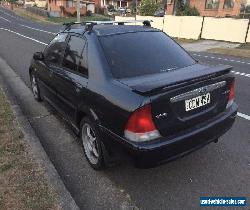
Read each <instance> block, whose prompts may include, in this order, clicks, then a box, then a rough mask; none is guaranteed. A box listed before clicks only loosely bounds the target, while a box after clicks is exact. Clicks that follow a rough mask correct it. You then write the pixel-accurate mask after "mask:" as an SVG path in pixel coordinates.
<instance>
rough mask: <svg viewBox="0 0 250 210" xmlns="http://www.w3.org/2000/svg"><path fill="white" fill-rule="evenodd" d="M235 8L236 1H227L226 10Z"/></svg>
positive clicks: (225, 3)
mask: <svg viewBox="0 0 250 210" xmlns="http://www.w3.org/2000/svg"><path fill="white" fill-rule="evenodd" d="M233 7H234V0H225V2H224V9H232V8H233Z"/></svg>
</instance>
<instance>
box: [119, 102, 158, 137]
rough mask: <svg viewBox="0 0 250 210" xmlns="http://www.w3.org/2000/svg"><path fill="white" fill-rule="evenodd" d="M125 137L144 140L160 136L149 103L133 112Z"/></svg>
mask: <svg viewBox="0 0 250 210" xmlns="http://www.w3.org/2000/svg"><path fill="white" fill-rule="evenodd" d="M124 134H125V137H126V138H127V139H129V140H131V141H136V142H142V141H149V140H152V139H156V138H158V137H160V133H159V131H158V130H157V129H156V127H155V124H154V122H153V119H152V114H151V105H150V104H147V105H145V106H143V107H141V108H139V109H137V110H136V111H134V112H133V113H132V115H131V116H130V118H129V120H128V122H127V125H126V128H125V131H124Z"/></svg>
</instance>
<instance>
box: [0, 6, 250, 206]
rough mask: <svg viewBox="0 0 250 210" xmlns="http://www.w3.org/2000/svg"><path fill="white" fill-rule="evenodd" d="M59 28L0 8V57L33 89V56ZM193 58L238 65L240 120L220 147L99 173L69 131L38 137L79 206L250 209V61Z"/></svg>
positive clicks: (200, 55) (198, 55) (204, 56)
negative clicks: (218, 202)
mask: <svg viewBox="0 0 250 210" xmlns="http://www.w3.org/2000/svg"><path fill="white" fill-rule="evenodd" d="M32 28H33V29H32ZM60 28H61V27H60V26H58V25H48V24H38V23H33V22H31V21H29V20H25V19H23V18H20V17H17V16H15V15H14V14H12V13H10V12H8V11H6V10H4V9H3V8H0V57H2V58H3V59H5V60H6V62H7V63H8V64H9V65H10V66H11V67H12V68H13V69H14V70H15V71H16V73H17V74H18V75H20V77H21V78H22V79H23V81H24V82H25V83H26V84H27V85H28V86H29V78H28V67H29V63H30V60H31V57H32V55H33V53H34V52H36V51H41V50H43V49H44V48H45V46H46V43H48V42H49V41H50V40H51V39H52V38H53V36H54V34H53V33H56V32H57V31H58V30H59V29H60ZM192 54H193V56H194V57H195V58H196V59H197V60H199V61H200V62H204V63H208V64H210V65H217V64H229V65H232V66H233V67H234V72H235V75H236V100H237V102H238V105H239V112H240V113H241V114H243V115H241V116H242V117H238V118H237V120H236V122H235V124H234V126H233V128H232V129H231V130H230V131H229V132H228V133H227V134H225V135H224V136H223V137H222V138H221V139H220V141H219V143H217V144H214V143H212V144H210V145H208V146H206V147H204V148H203V149H201V150H199V151H197V152H195V153H192V154H190V155H188V156H185V157H184V158H182V159H178V160H176V161H173V162H171V163H168V164H166V165H162V166H159V167H157V168H153V169H147V170H140V169H136V168H134V167H133V166H132V165H130V164H127V163H124V164H122V165H119V166H115V167H112V168H109V169H108V170H105V171H103V172H95V171H93V170H92V169H91V168H90V167H89V166H88V164H87V162H86V160H85V158H84V157H83V154H82V149H81V148H80V146H79V143H78V142H77V141H76V137H75V136H74V134H72V132H71V131H70V130H69V129H68V128H67V127H65V128H64V130H63V131H61V132H60V135H63V136H64V138H63V140H60V141H59V140H58V139H59V136H58V135H57V132H58V131H53V130H52V131H50V130H48V133H38V136H39V137H40V138H41V143H42V144H43V146H44V149H45V150H46V152H47V153H48V155H49V157H50V159H51V160H52V162H53V163H54V165H55V167H56V169H57V170H58V172H59V174H60V176H61V177H62V179H63V181H64V183H65V185H66V187H67V188H68V190H69V191H70V192H71V194H72V196H73V197H74V199H75V200H76V203H77V204H78V205H79V207H81V208H82V209H112V208H115V207H114V205H113V203H117V202H120V203H121V205H120V208H121V209H126V208H128V205H126V203H122V202H125V201H126V199H129V200H130V201H131V203H132V204H133V205H132V206H133V207H131V208H139V209H149V210H151V209H199V208H200V206H199V197H200V196H247V197H248V205H249V199H250V197H249V195H250V181H249V180H250V117H249V116H250V60H248V59H242V58H236V57H231V56H222V55H214V54H208V53H192ZM57 120H60V118H57ZM51 123H53V122H51ZM44 126H48V125H44ZM53 134H54V138H52V140H51V139H50V141H48V140H47V139H48V138H49V137H48V136H49V135H50V138H51V135H53ZM47 137H48V138H47ZM121 194H122V195H121ZM125 198H126V199H125ZM202 208H204V207H202ZM246 208H247V209H249V206H248V207H246ZM237 209H239V208H237Z"/></svg>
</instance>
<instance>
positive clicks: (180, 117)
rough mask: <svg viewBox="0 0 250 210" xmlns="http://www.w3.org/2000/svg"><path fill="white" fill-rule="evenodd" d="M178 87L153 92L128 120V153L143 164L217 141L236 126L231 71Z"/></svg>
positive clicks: (171, 157) (175, 155)
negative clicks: (130, 146) (130, 143)
mask: <svg viewBox="0 0 250 210" xmlns="http://www.w3.org/2000/svg"><path fill="white" fill-rule="evenodd" d="M176 86H177V85H174V87H172V88H171V86H170V87H168V88H163V89H160V90H159V91H158V92H156V93H152V94H151V95H150V96H148V97H149V99H147V100H146V104H145V105H143V106H142V107H140V108H139V109H138V110H135V111H134V112H133V113H132V114H131V116H130V118H129V119H128V122H127V125H126V127H125V131H124V137H125V138H126V139H129V140H130V141H131V142H133V144H132V145H133V149H129V152H130V153H131V154H132V155H133V157H134V159H135V160H136V163H137V165H139V166H141V167H148V166H153V165H157V164H160V163H164V162H166V161H169V160H172V159H175V158H178V157H181V156H183V155H185V154H188V153H190V152H192V151H194V150H196V149H199V148H200V147H202V146H204V145H206V144H208V143H210V142H217V140H218V138H219V137H220V136H222V135H223V134H224V133H225V132H226V131H227V130H229V129H230V128H231V126H232V125H233V122H234V120H235V117H236V114H237V105H236V104H235V102H234V77H233V76H232V75H231V74H230V73H225V74H224V75H221V76H215V77H214V78H209V79H206V80H201V81H197V82H193V81H190V83H189V84H185V85H180V86H179V87H176ZM141 94H146V93H145V92H144V93H141Z"/></svg>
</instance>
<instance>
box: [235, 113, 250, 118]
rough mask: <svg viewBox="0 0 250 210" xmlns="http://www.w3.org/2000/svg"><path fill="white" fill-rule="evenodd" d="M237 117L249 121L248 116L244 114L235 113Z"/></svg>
mask: <svg viewBox="0 0 250 210" xmlns="http://www.w3.org/2000/svg"><path fill="white" fill-rule="evenodd" d="M237 115H238V116H239V117H242V118H244V119H246V120H250V116H248V115H246V114H243V113H240V112H237Z"/></svg>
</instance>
